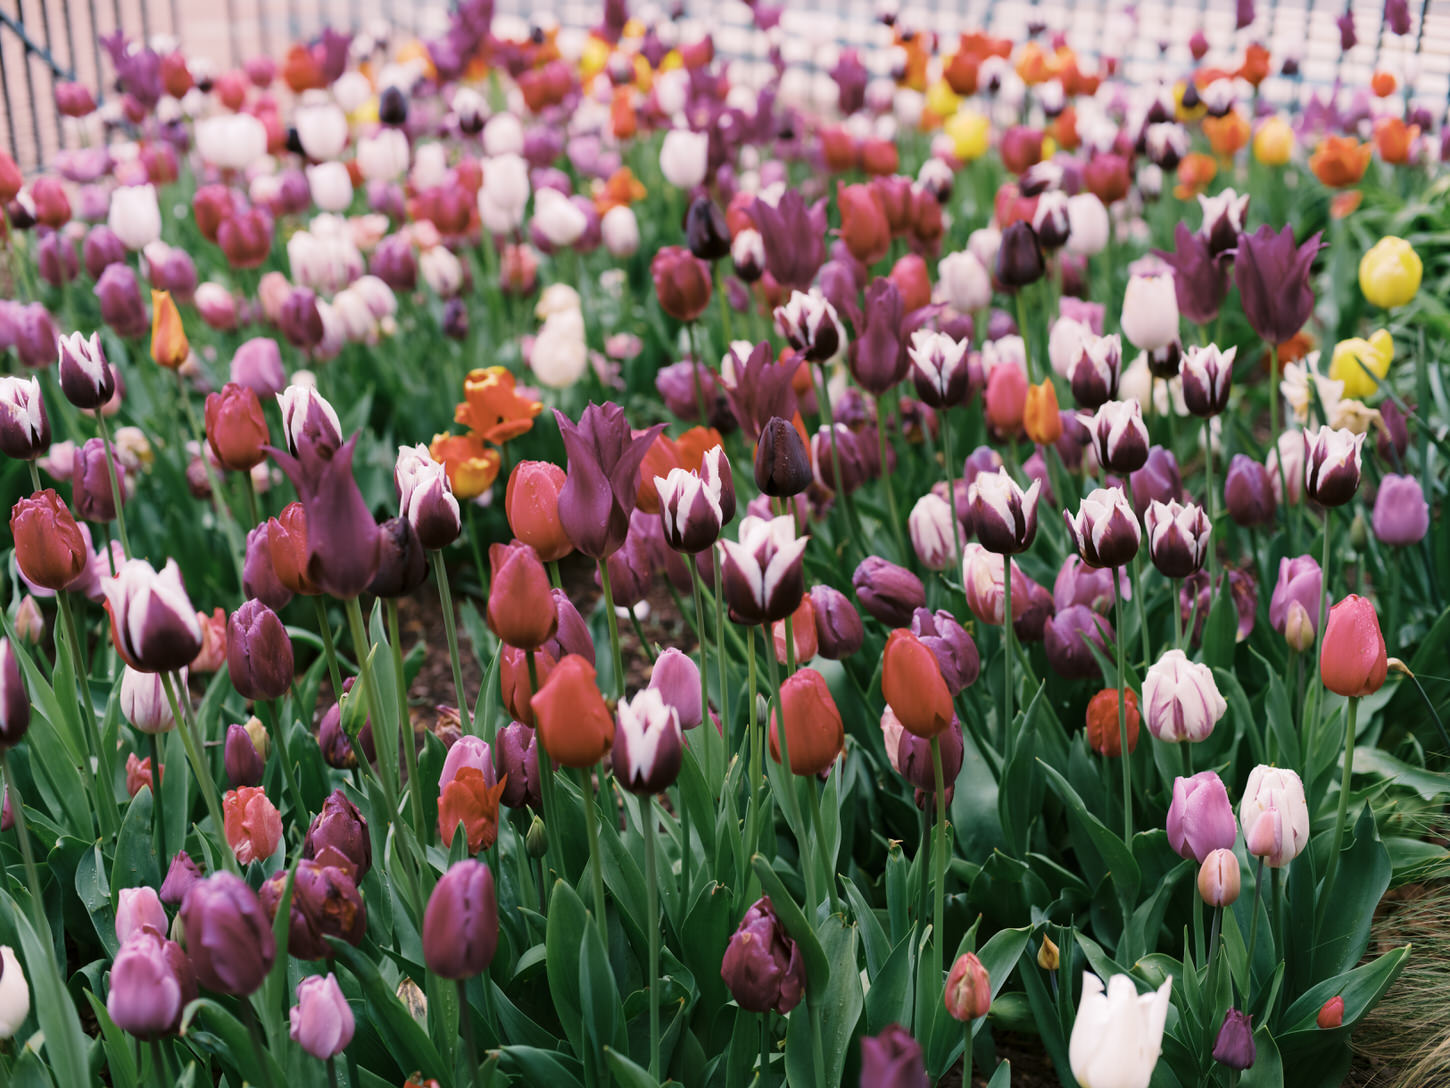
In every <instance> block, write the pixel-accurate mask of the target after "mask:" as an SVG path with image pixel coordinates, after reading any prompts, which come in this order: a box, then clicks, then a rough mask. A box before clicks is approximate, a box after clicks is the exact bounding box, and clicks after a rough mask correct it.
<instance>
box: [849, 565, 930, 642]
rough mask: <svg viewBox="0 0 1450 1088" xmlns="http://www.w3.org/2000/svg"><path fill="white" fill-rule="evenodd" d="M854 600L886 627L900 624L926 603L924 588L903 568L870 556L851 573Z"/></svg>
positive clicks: (907, 620) (904, 622)
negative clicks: (854, 594) (854, 592)
mask: <svg viewBox="0 0 1450 1088" xmlns="http://www.w3.org/2000/svg"><path fill="white" fill-rule="evenodd" d="M851 585H852V586H854V587H855V590H856V599H857V600H859V601H860V602H861V607H862V608H864V609H865V610H866V612H867V613H868V614H870V615H871V616H873V617H875V618H876V619H878V620H880V621H881V622H882V623H884V624H886V625H887V626H888V627H903V626H905V625H906V624H908V623H910V622H911V615H912V613H913V612H915V611H916V610H917V609H918V608H921V607H923V606H924V605H925V604H926V587H925V586H923V585H922V583H921V579H920V578H918V577H917V576H916V575H914V574H912V573H911V571H909V570H907V569H906V568H905V567H899V566H897V565H896V564H895V563H891V562H888V561H887V560H885V559H882V558H880V557H879V556H874V555H870V556H867V557H866V558H865V559H863V560H862V561H861V564H860V565H859V566H858V567H857V568H856V572H855V573H854V574H853V575H852V576H851Z"/></svg>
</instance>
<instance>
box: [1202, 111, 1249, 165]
mask: <svg viewBox="0 0 1450 1088" xmlns="http://www.w3.org/2000/svg"><path fill="white" fill-rule="evenodd" d="M1203 134H1204V135H1205V136H1207V137H1208V144H1209V146H1210V147H1212V148H1213V150H1214V152H1215V153H1216V154H1219V155H1223V156H1225V157H1230V158H1231V157H1232V156H1234V155H1236V154H1238V153H1239V152H1240V151H1241V150H1243V148H1244V145H1246V144H1247V143H1248V142H1249V123H1248V121H1247V120H1245V119H1244V117H1243V115H1242V114H1240V113H1239V111H1238V110H1229V112H1228V113H1226V114H1224V115H1223V116H1222V117H1205V118H1204V119H1203Z"/></svg>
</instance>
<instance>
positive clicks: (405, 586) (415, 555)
mask: <svg viewBox="0 0 1450 1088" xmlns="http://www.w3.org/2000/svg"><path fill="white" fill-rule="evenodd" d="M427 580H428V556H427V553H426V552H425V551H424V550H423V542H422V541H420V540H419V539H418V533H417V531H416V530H414V528H413V526H412V525H411V524H410V523H409V521H408V519H407V518H404V517H396V518H389V519H388V520H387V521H385V522H383V523H382V524H381V525H379V526H378V569H377V572H376V573H375V574H374V575H373V578H372V581H370V582H369V583H368V585H367V591H368V592H369V593H371V594H373V595H374V596H376V597H385V598H389V599H394V598H398V597H406V596H407V595H408V594H409V593H412V592H413V590H415V589H417V588H418V587H419V586H421V585H422V584H423V583H424V582H425V581H427Z"/></svg>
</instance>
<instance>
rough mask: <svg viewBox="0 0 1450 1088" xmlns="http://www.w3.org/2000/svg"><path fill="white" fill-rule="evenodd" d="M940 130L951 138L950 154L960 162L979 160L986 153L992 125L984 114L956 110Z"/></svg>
mask: <svg viewBox="0 0 1450 1088" xmlns="http://www.w3.org/2000/svg"><path fill="white" fill-rule="evenodd" d="M942 130H943V131H944V132H945V133H946V134H947V136H948V137H950V138H951V141H952V154H953V155H955V156H956V157H957V158H959V159H961V160H962V162H971V161H972V160H974V159H980V158H981V157H982V156H983V155H985V154H986V153H987V147H988V144H989V143H990V141H991V137H992V125H991V122H989V121H988V120H987V118H986V115H985V114H981V113H978V112H976V111H975V110H958V111H957V112H956V113H954V114H952V115H951V116H950V117H949V118H947V121H946V124H944V125H943V126H942Z"/></svg>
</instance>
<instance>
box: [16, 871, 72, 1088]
mask: <svg viewBox="0 0 1450 1088" xmlns="http://www.w3.org/2000/svg"><path fill="white" fill-rule="evenodd" d="M0 897H3V898H0V904H3V905H4V906H5V907H6V908H8V909H9V910H10V912H11V916H12V917H13V919H14V924H15V930H16V932H17V934H19V937H20V950H21V953H22V954H23V956H24V969H25V975H26V977H27V978H28V979H29V980H30V986H31V992H32V995H33V997H34V1000H33V1001H32V1002H31V1009H32V1011H33V1012H34V1014H35V1019H36V1021H37V1022H38V1023H39V1024H40V1030H41V1032H42V1033H44V1035H45V1056H46V1061H47V1065H49V1067H50V1069H51V1070H52V1071H53V1072H54V1073H55V1075H56V1077H57V1078H59V1080H60V1083H61V1084H64V1085H71V1084H89V1083H90V1082H91V1077H90V1071H89V1061H90V1043H89V1041H88V1040H87V1039H86V1036H85V1033H84V1032H82V1031H81V1022H80V1018H79V1017H78V1016H77V1015H76V1007H75V1002H74V1001H72V1000H71V997H70V994H69V993H68V992H67V991H66V988H65V980H64V979H63V978H62V977H61V974H60V971H59V969H58V968H57V967H56V963H55V960H54V959H53V958H52V957H51V950H50V944H49V933H47V934H46V935H45V937H44V938H42V937H41V936H40V935H38V934H37V933H36V932H35V930H34V928H33V927H32V926H31V924H30V919H29V918H28V917H26V915H25V914H23V913H21V910H20V906H19V904H17V903H16V902H15V900H14V899H13V898H11V896H10V894H9V893H8V892H3V891H0Z"/></svg>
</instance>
